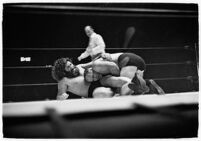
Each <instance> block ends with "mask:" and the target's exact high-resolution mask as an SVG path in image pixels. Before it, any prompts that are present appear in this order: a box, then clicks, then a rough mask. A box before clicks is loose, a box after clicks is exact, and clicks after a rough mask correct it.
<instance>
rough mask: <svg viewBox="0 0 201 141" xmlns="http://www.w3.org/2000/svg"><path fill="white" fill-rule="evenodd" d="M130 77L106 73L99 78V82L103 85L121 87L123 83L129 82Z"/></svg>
mask: <svg viewBox="0 0 201 141" xmlns="http://www.w3.org/2000/svg"><path fill="white" fill-rule="evenodd" d="M130 82H131V79H129V78H127V77H120V76H111V75H107V76H104V77H103V78H101V80H100V83H101V85H102V86H105V87H115V88H121V87H122V86H123V85H124V84H126V83H130Z"/></svg>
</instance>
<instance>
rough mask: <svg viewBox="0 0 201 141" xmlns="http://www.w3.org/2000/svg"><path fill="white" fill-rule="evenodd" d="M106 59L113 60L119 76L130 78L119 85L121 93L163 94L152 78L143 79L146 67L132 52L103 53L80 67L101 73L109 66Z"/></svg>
mask: <svg viewBox="0 0 201 141" xmlns="http://www.w3.org/2000/svg"><path fill="white" fill-rule="evenodd" d="M107 61H110V62H114V63H116V64H117V65H118V66H119V69H120V77H126V78H129V79H131V80H132V82H131V83H126V84H124V85H123V86H122V87H121V91H120V94H121V95H128V94H132V93H133V91H134V94H164V91H163V89H162V88H161V87H160V86H159V85H157V84H156V82H155V81H154V80H152V79H151V80H147V81H145V80H144V79H143V73H144V70H145V68H146V64H145V61H144V60H143V58H141V57H140V56H138V55H136V54H134V53H113V54H109V53H104V54H102V58H100V59H97V60H95V61H92V62H90V63H87V64H82V67H84V68H88V67H92V68H93V70H94V71H92V72H91V73H93V72H98V73H102V70H107V69H108V68H107V67H109V65H106V64H108V62H107ZM131 89H132V90H133V91H131Z"/></svg>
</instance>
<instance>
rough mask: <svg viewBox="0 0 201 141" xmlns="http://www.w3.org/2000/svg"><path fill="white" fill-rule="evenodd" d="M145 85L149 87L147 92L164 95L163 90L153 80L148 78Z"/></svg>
mask: <svg viewBox="0 0 201 141" xmlns="http://www.w3.org/2000/svg"><path fill="white" fill-rule="evenodd" d="M146 83H147V86H148V87H149V92H148V93H147V94H158V95H164V94H165V92H164V90H163V89H162V88H161V87H160V86H159V85H158V84H157V83H156V82H155V81H154V80H153V79H149V80H147V81H146Z"/></svg>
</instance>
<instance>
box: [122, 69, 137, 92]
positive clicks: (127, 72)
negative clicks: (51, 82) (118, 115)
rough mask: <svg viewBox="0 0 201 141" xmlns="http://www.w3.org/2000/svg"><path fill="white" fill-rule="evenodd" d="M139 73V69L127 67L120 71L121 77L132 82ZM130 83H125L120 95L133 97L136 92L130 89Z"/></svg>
mask: <svg viewBox="0 0 201 141" xmlns="http://www.w3.org/2000/svg"><path fill="white" fill-rule="evenodd" d="M136 72H137V67H136V66H125V67H123V68H122V69H121V71H120V76H121V77H126V78H129V79H130V80H132V79H133V77H134V76H135V73H136ZM128 85H129V83H125V84H124V85H122V87H121V90H120V95H121V96H123V95H131V94H133V93H134V90H131V89H130V88H129V87H128Z"/></svg>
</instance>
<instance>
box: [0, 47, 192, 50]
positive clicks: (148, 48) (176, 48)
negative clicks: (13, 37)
mask: <svg viewBox="0 0 201 141" xmlns="http://www.w3.org/2000/svg"><path fill="white" fill-rule="evenodd" d="M190 48H192V47H190V46H184V47H141V48H140V47H137V48H106V49H105V50H180V49H190ZM3 50H47V51H50V50H85V48H3Z"/></svg>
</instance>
